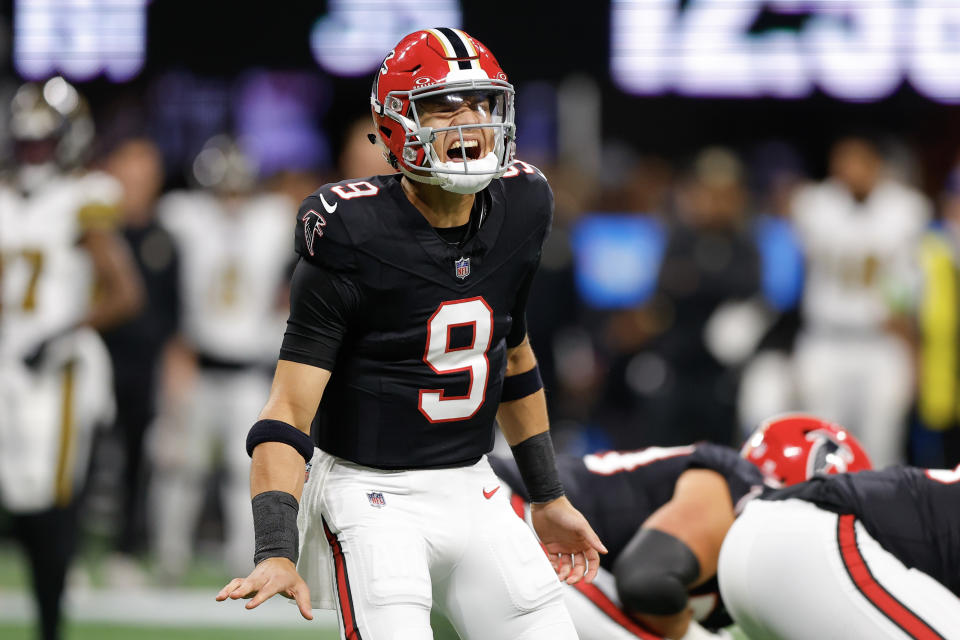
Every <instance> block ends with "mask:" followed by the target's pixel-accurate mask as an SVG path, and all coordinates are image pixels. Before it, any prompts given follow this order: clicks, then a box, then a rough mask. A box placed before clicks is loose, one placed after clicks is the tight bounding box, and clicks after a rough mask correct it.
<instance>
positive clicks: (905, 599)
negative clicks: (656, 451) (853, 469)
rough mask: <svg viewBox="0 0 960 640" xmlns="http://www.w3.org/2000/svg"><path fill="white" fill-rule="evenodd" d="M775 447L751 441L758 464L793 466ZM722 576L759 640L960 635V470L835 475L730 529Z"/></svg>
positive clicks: (752, 510) (752, 509)
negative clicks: (776, 460) (777, 462)
mask: <svg viewBox="0 0 960 640" xmlns="http://www.w3.org/2000/svg"><path fill="white" fill-rule="evenodd" d="M767 444H768V443H766V442H764V440H763V438H758V439H757V441H756V442H751V443H748V447H750V448H751V450H752V451H753V452H754V453H750V454H749V455H751V456H752V457H755V458H756V459H757V460H758V461H762V462H761V463H763V462H766V461H767V460H773V459H774V458H777V457H779V458H780V459H781V460H784V459H785V458H786V456H785V452H784V449H782V448H777V447H772V448H771V447H768V446H767ZM771 452H772V455H771ZM789 453H790V452H789V451H787V452H786V454H789ZM754 454H755V455H754ZM718 577H719V583H720V590H721V593H722V594H723V599H724V602H725V603H726V605H727V609H728V610H729V612H730V614H731V616H732V617H733V619H734V620H735V621H736V622H737V624H738V625H739V626H740V628H741V629H742V630H743V631H744V632H745V633H746V634H748V635H749V636H750V637H751V638H780V639H784V640H794V639H795V640H801V639H803V640H806V639H807V638H851V639H855V638H863V639H867V638H869V639H870V640H873V639H876V638H918V639H924V640H926V639H929V640H943V639H957V638H960V600H958V599H957V598H958V597H960V467H957V468H956V469H953V470H945V469H939V470H934V469H917V468H913V467H888V468H886V469H884V470H882V471H861V472H859V473H846V474H840V475H831V476H823V477H816V478H813V479H811V480H809V481H807V482H803V483H801V484H797V485H793V486H790V487H788V488H785V489H781V490H779V491H775V492H773V493H769V494H766V495H764V496H762V497H761V498H760V499H758V500H754V501H752V502H751V503H750V504H749V505H747V506H746V508H745V509H744V511H743V514H742V515H741V516H740V517H739V518H738V520H737V522H736V523H735V524H734V525H733V527H732V528H731V529H730V532H729V533H728V535H727V538H726V540H724V543H723V547H722V550H721V553H720V561H719V569H718Z"/></svg>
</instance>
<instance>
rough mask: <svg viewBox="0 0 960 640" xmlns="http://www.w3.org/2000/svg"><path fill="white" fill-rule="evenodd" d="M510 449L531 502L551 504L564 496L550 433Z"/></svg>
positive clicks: (528, 439)
mask: <svg viewBox="0 0 960 640" xmlns="http://www.w3.org/2000/svg"><path fill="white" fill-rule="evenodd" d="M510 449H511V450H512V451H513V458H514V460H516V461H517V468H519V469H520V475H521V477H523V483H524V484H525V485H526V487H527V493H529V494H530V502H532V503H538V502H550V501H551V500H556V499H557V498H559V497H560V496H562V495H563V485H562V484H561V483H560V475H559V474H558V473H557V460H556V457H555V455H554V453H553V440H552V439H551V438H550V432H549V431H544V432H543V433H538V434H537V435H535V436H530V437H529V438H527V439H526V440H524V441H523V442H520V443H518V444H515V445H513V446H512V447H510Z"/></svg>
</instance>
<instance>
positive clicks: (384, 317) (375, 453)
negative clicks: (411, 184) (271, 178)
mask: <svg viewBox="0 0 960 640" xmlns="http://www.w3.org/2000/svg"><path fill="white" fill-rule="evenodd" d="M552 214H553V196H552V194H551V192H550V188H549V186H548V185H547V182H546V179H545V178H544V177H543V176H542V174H540V172H539V171H537V170H536V169H534V168H533V167H531V166H530V165H527V164H525V163H517V164H516V165H514V167H513V168H511V170H509V171H508V172H507V173H506V174H505V176H504V177H503V178H500V179H497V180H494V181H492V182H491V184H490V185H489V186H488V187H487V188H486V189H485V190H484V191H483V192H481V193H479V194H477V198H476V204H475V206H474V212H473V214H472V215H471V223H470V229H468V230H465V232H464V233H465V234H466V235H465V237H464V238H463V240H462V241H461V242H456V241H454V242H450V241H448V238H444V237H442V236H441V235H440V234H439V233H438V232H437V231H436V230H435V229H433V228H432V227H431V226H430V225H429V224H428V222H427V221H426V219H425V218H424V217H423V216H422V215H421V214H420V212H419V211H418V210H417V209H416V208H415V207H414V206H413V205H412V204H411V203H410V201H409V200H408V199H407V197H406V195H405V194H404V192H403V189H402V187H401V183H400V176H399V174H396V175H389V176H375V177H371V178H366V179H364V180H347V181H344V182H340V183H337V184H334V185H327V186H324V187H322V188H321V189H319V190H318V191H316V192H315V193H314V194H312V195H310V196H309V197H307V198H306V200H304V202H303V205H302V206H301V208H300V211H299V215H298V226H297V240H296V247H297V252H298V253H299V254H300V256H301V261H300V263H299V264H298V265H297V269H296V271H295V273H294V277H293V281H292V286H291V314H290V320H289V321H288V324H287V333H286V334H285V336H284V344H283V347H282V349H281V352H280V358H281V359H283V360H291V361H294V362H300V363H305V364H310V365H314V366H318V367H322V368H325V369H329V370H330V371H332V375H331V378H330V381H329V383H328V385H327V387H326V390H325V391H324V394H323V399H322V401H321V403H320V408H319V410H318V412H317V416H316V418H315V420H314V423H313V435H314V439H315V442H316V443H317V445H318V446H319V447H320V448H321V449H323V450H324V451H326V452H328V453H331V454H333V455H336V456H339V457H342V458H346V459H348V460H351V461H354V462H356V463H359V464H362V465H366V466H372V467H378V468H385V469H398V468H424V467H437V466H456V465H461V464H469V463H471V462H473V461H475V460H477V459H478V458H479V457H480V456H481V455H483V454H484V453H486V452H487V451H489V450H490V448H491V447H492V445H493V425H494V416H495V414H496V411H497V406H498V404H499V402H500V392H501V387H502V383H503V375H504V371H505V367H506V351H507V348H508V347H512V346H516V345H517V344H519V343H520V342H521V341H522V339H523V337H524V336H523V333H524V331H523V330H522V329H523V326H524V325H523V322H524V320H523V306H524V304H525V299H526V292H527V290H528V289H529V286H530V281H531V279H532V276H533V273H534V271H535V270H536V267H537V264H538V262H539V257H540V250H541V246H542V244H543V241H544V238H545V236H546V234H547V232H548V230H549V227H550V222H551V218H552ZM518 328H519V329H521V330H519V331H518Z"/></svg>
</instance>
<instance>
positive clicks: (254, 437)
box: [247, 420, 313, 462]
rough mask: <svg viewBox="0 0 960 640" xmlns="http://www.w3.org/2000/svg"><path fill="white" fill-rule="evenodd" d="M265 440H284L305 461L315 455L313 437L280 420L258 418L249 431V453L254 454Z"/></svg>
mask: <svg viewBox="0 0 960 640" xmlns="http://www.w3.org/2000/svg"><path fill="white" fill-rule="evenodd" d="M264 442H282V443H284V444H288V445H290V446H291V447H293V448H294V449H296V450H297V453H299V454H300V455H301V456H303V460H304V462H310V459H311V458H312V457H313V438H311V437H310V436H308V435H307V434H305V433H304V432H303V431H300V429H297V428H296V427H295V426H293V425H292V424H287V423H286V422H282V421H280V420H258V421H257V422H256V423H254V425H253V426H252V427H250V431H249V432H248V433H247V455H248V456H253V449H254V448H255V447H256V446H257V445H258V444H262V443H264Z"/></svg>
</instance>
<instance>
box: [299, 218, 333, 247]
mask: <svg viewBox="0 0 960 640" xmlns="http://www.w3.org/2000/svg"><path fill="white" fill-rule="evenodd" d="M300 219H301V220H302V221H303V239H304V240H305V241H306V243H307V251H309V252H310V255H311V256H312V255H313V241H314V239H316V238H322V237H323V228H324V227H325V226H327V221H326V219H325V218H324V217H323V215H321V214H319V213H317V212H316V211H314V210H313V209H310V210H309V211H307V212H306V213H305V214H303V217H302V218H300Z"/></svg>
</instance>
